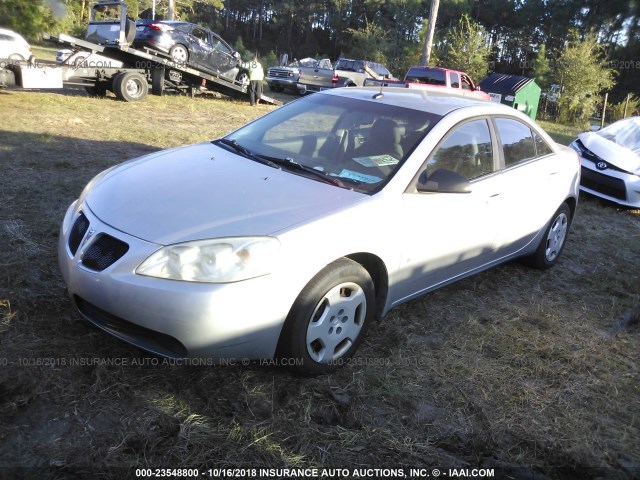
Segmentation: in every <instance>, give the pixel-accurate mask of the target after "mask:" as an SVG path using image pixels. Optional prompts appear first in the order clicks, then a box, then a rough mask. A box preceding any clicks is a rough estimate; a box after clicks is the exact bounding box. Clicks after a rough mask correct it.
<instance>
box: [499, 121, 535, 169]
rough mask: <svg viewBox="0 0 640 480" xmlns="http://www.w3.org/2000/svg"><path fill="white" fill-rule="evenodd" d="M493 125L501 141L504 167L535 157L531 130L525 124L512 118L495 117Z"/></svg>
mask: <svg viewBox="0 0 640 480" xmlns="http://www.w3.org/2000/svg"><path fill="white" fill-rule="evenodd" d="M495 125H496V129H497V131H498V136H499V138H500V142H501V143H502V151H503V153H504V164H505V167H507V168H508V167H510V166H512V165H515V164H517V163H520V162H523V161H525V160H528V159H531V158H535V157H536V145H535V142H534V140H533V132H531V129H530V128H529V127H528V126H527V125H525V124H524V123H522V122H520V121H518V120H515V119H512V118H496V119H495Z"/></svg>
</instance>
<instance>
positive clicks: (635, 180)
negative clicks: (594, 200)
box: [580, 157, 640, 208]
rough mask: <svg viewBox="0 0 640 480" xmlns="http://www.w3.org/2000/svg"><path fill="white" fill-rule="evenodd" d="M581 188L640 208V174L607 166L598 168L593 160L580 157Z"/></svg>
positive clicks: (624, 204) (627, 205)
mask: <svg viewBox="0 0 640 480" xmlns="http://www.w3.org/2000/svg"><path fill="white" fill-rule="evenodd" d="M580 160H581V163H582V173H581V178H580V190H582V191H583V192H587V193H590V194H592V195H596V196H598V197H600V198H604V199H606V200H609V201H611V202H615V203H617V204H618V205H623V206H626V207H633V208H640V176H638V175H633V174H631V173H626V172H622V171H619V170H614V169H613V168H607V169H605V170H598V169H597V168H595V165H594V163H593V162H591V161H589V160H588V159H585V158H583V157H580Z"/></svg>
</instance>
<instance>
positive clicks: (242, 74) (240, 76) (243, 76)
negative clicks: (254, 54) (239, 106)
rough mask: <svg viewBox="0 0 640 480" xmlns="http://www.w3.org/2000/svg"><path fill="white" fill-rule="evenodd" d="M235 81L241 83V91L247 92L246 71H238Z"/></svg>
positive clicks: (247, 80)
mask: <svg viewBox="0 0 640 480" xmlns="http://www.w3.org/2000/svg"><path fill="white" fill-rule="evenodd" d="M236 82H238V83H240V85H242V93H247V90H248V89H249V74H248V73H247V72H240V73H238V76H237V77H236Z"/></svg>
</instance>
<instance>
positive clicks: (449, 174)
mask: <svg viewBox="0 0 640 480" xmlns="http://www.w3.org/2000/svg"><path fill="white" fill-rule="evenodd" d="M416 188H417V190H418V191H419V192H423V193H426V192H431V193H471V184H470V183H469V180H467V178H466V177H463V176H462V175H460V174H459V173H456V172H453V171H451V170H446V169H444V168H439V169H437V170H436V171H435V172H433V173H432V174H431V175H427V171H426V170H425V171H423V172H422V173H421V174H420V177H419V178H418V185H417V186H416Z"/></svg>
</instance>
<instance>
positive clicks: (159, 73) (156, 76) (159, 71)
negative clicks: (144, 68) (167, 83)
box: [151, 68, 164, 97]
mask: <svg viewBox="0 0 640 480" xmlns="http://www.w3.org/2000/svg"><path fill="white" fill-rule="evenodd" d="M163 93H164V68H154V69H153V70H152V72H151V94H152V95H157V96H159V97H160V96H162V94H163Z"/></svg>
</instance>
